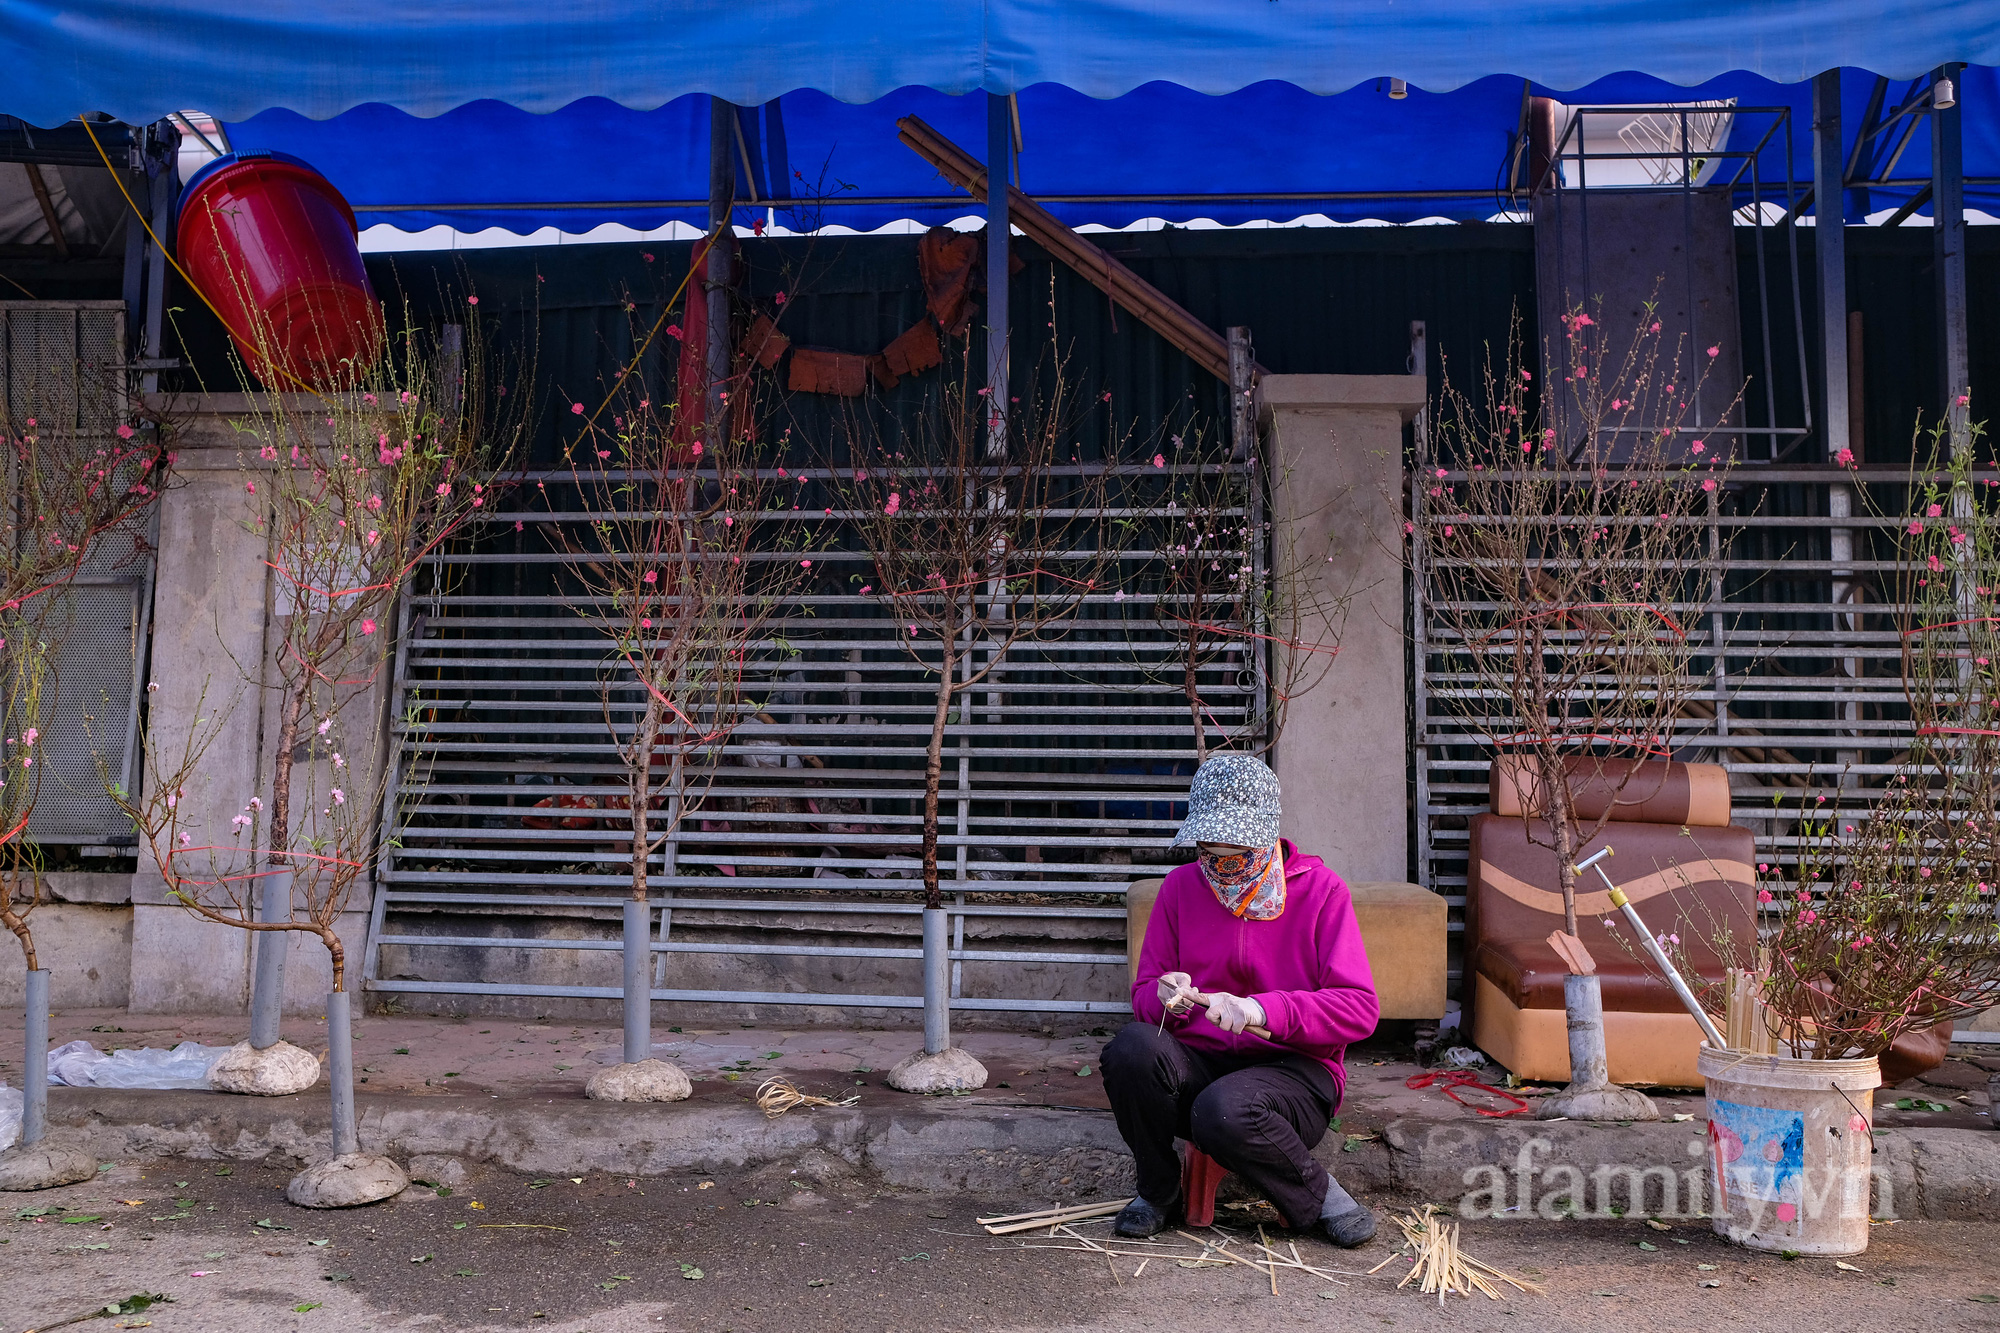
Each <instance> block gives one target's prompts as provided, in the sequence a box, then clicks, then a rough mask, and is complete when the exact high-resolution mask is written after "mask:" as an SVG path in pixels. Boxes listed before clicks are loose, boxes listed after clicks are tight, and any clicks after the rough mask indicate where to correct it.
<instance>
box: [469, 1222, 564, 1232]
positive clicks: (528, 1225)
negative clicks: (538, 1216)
mask: <svg viewBox="0 0 2000 1333" xmlns="http://www.w3.org/2000/svg"><path fill="white" fill-rule="evenodd" d="M473 1230H474V1231H568V1230H569V1228H568V1227H559V1226H554V1225H552V1224H550V1223H548V1222H480V1223H478V1224H476V1225H475V1226H474V1227H473Z"/></svg>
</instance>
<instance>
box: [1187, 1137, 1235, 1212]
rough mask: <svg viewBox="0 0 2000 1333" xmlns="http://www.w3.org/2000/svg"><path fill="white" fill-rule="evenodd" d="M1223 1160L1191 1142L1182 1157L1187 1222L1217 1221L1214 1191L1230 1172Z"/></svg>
mask: <svg viewBox="0 0 2000 1333" xmlns="http://www.w3.org/2000/svg"><path fill="white" fill-rule="evenodd" d="M1228 1174H1229V1172H1228V1171H1227V1170H1225V1169H1224V1168H1223V1166H1222V1164H1221V1163H1220V1162H1218V1161H1216V1160H1215V1159H1214V1158H1213V1157H1210V1156H1209V1155H1208V1154H1207V1153H1205V1152H1203V1151H1202V1150H1201V1149H1199V1148H1197V1147H1195V1146H1194V1145H1193V1144H1192V1143H1190V1144H1188V1146H1187V1152H1186V1153H1185V1154H1183V1155H1182V1157H1181V1198H1182V1200H1183V1201H1184V1202H1185V1203H1186V1204H1187V1224H1188V1225H1189V1226H1191V1227H1205V1226H1207V1225H1208V1224H1209V1223H1211V1222H1213V1221H1215V1191H1216V1189H1217V1187H1218V1186H1220V1185H1221V1184H1222V1178H1223V1177H1224V1176H1226V1175H1228Z"/></svg>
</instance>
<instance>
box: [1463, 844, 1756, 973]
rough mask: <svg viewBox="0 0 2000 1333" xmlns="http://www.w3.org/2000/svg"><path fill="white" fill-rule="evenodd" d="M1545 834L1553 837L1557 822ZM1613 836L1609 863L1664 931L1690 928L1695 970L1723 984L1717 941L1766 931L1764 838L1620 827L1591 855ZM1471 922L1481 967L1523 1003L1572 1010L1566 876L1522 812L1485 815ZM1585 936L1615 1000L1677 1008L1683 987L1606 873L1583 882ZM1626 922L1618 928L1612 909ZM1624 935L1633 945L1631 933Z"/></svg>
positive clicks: (1580, 899) (1470, 873)
mask: <svg viewBox="0 0 2000 1333" xmlns="http://www.w3.org/2000/svg"><path fill="white" fill-rule="evenodd" d="M1535 828H1536V836H1537V837H1539V838H1542V839H1544V840H1546V838H1547V836H1548V835H1547V830H1546V826H1545V825H1542V824H1539V823H1537V824H1536V826H1535ZM1606 842H1609V843H1610V844H1611V845H1612V846H1613V847H1614V848H1615V849H1616V853H1615V855H1614V856H1613V857H1612V858H1611V859H1610V860H1609V861H1607V862H1605V863H1604V865H1605V869H1606V871H1607V872H1608V873H1609V874H1610V876H1611V881H1612V883H1614V884H1616V885H1618V887H1620V888H1621V889H1624V890H1625V892H1626V894H1627V895H1628V896H1630V898H1631V899H1632V904H1633V906H1634V907H1636V908H1638V909H1639V915H1640V916H1641V917H1642V918H1644V920H1645V922H1646V925H1647V926H1648V927H1649V928H1650V929H1651V930H1653V931H1654V932H1655V933H1656V934H1678V935H1679V936H1680V937H1681V943H1682V948H1683V951H1684V952H1685V954H1686V955H1687V957H1688V958H1689V960H1690V961H1691V962H1692V963H1693V964H1694V967H1695V970H1697V971H1698V972H1700V973H1701V975H1703V976H1704V977H1708V978H1709V979H1711V980H1715V981H1720V980H1721V979H1722V972H1723V968H1724V966H1725V963H1724V961H1723V959H1722V958H1721V957H1720V956H1718V955H1717V953H1716V952H1715V950H1714V949H1713V948H1711V947H1710V946H1709V941H1710V940H1712V939H1714V938H1715V937H1716V936H1718V935H1719V934H1720V933H1721V932H1722V931H1723V930H1725V929H1726V930H1727V931H1728V932H1729V934H1730V936H1731V938H1733V939H1734V940H1735V941H1737V943H1738V946H1739V947H1741V945H1742V944H1743V943H1744V942H1745V941H1749V940H1752V939H1754V938H1755V932H1756V921H1755V917H1754V916H1753V914H1752V912H1751V894H1752V893H1753V891H1754V890H1753V887H1752V885H1753V882H1754V880H1755V877H1756V867H1755V865H1754V860H1755V857H1756V844H1755V840H1754V839H1753V838H1752V837H1751V834H1750V830H1748V829H1745V828H1734V827H1731V828H1702V829H1690V830H1689V831H1688V832H1687V833H1685V834H1684V833H1682V832H1681V829H1680V826H1679V825H1665V824H1613V825H1611V826H1610V827H1608V828H1606V829H1605V831H1604V834H1603V836H1600V837H1599V838H1598V839H1597V840H1596V841H1594V842H1592V843H1590V844H1589V845H1588V846H1587V847H1585V848H1584V850H1583V853H1582V855H1583V856H1588V855H1589V854H1590V853H1592V852H1594V851H1596V850H1597V849H1598V848H1599V847H1601V846H1603V845H1604V844H1605V843H1606ZM1467 878H1468V881H1469V882H1468V884H1467V887H1466V895H1465V920H1466V924H1465V930H1466V939H1467V941H1468V946H1469V950H1470V954H1469V964H1470V968H1471V970H1472V971H1473V972H1474V973H1475V974H1476V975H1479V976H1483V977H1486V978H1487V979H1489V980H1490V981H1492V982H1493V984H1494V985H1496V986H1498V987H1499V988H1500V989H1501V991H1503V992H1504V993H1505V994H1506V995H1507V997H1508V998H1509V999H1511V1000H1512V1001H1513V1002H1514V1003H1515V1004H1517V1005H1519V1006H1520V1007H1521V1008H1523V1009H1560V1008H1562V1007H1563V975H1564V973H1565V972H1566V971H1567V969H1566V968H1565V966H1564V965H1563V962H1562V960H1561V958H1559V957H1558V956H1557V954H1556V951H1555V950H1554V949H1553V948H1551V947H1550V946H1549V943H1548V937H1549V932H1551V931H1555V930H1561V929H1562V928H1563V910H1562V881H1561V880H1560V879H1558V878H1557V875H1556V858H1555V853H1554V852H1552V851H1550V850H1549V849H1548V848H1547V847H1542V846H1537V845H1535V844H1533V843H1531V842H1530V841H1529V839H1528V833H1527V829H1526V828H1525V827H1524V825H1523V821H1522V820H1521V819H1520V818H1519V817H1518V816H1516V817H1508V816H1503V815H1478V816H1475V817H1474V819H1473V821H1472V845H1471V853H1470V857H1469V859H1468V861H1467ZM1576 887H1577V901H1576V910H1577V922H1576V926H1577V934H1578V935H1579V936H1580V937H1581V938H1582V940H1583V943H1584V947H1586V948H1587V949H1589V950H1590V954H1591V957H1592V958H1594V959H1595V960H1596V962H1597V971H1598V975H1599V976H1601V977H1602V978H1603V982H1602V986H1603V992H1604V1007H1605V1008H1606V1009H1615V1010H1621V1011H1624V1012H1626V1013H1674V1012H1678V1011H1679V1010H1680V1008H1681V1004H1680V1001H1679V1000H1678V999H1677V998H1676V997H1675V995H1674V992H1673V989H1672V987H1670V986H1668V985H1667V983H1666V982H1665V981H1664V980H1662V979H1660V978H1659V977H1658V976H1656V975H1655V974H1654V970H1653V966H1652V963H1651V960H1650V959H1649V958H1647V957H1646V955H1645V954H1644V953H1643V952H1642V946H1641V945H1640V943H1639V941H1638V940H1637V939H1635V938H1634V937H1633V933H1632V930H1631V928H1630V926H1629V925H1628V924H1627V923H1626V921H1625V919H1624V917H1623V915H1622V914H1620V913H1618V912H1617V910H1616V909H1615V908H1613V907H1612V906H1611V902H1610V895H1609V894H1608V893H1607V892H1606V891H1605V888H1604V882H1603V881H1602V880H1600V879H1598V878H1597V872H1596V871H1595V870H1589V871H1585V872H1584V875H1583V876H1582V877H1580V878H1579V879H1578V881H1577V886H1576ZM1607 916H1610V917H1612V918H1614V919H1616V921H1617V922H1618V930H1617V931H1616V932H1615V933H1614V932H1613V931H1612V930H1610V929H1609V928H1607V926H1606V924H1605V921H1606V917H1607ZM1621 940H1622V941H1623V943H1621V942H1620V941H1621Z"/></svg>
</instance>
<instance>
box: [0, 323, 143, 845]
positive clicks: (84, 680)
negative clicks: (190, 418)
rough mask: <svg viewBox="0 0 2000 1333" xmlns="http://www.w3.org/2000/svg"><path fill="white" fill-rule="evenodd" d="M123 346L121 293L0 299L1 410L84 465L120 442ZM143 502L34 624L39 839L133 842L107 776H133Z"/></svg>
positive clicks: (35, 832) (34, 828) (34, 823)
mask: <svg viewBox="0 0 2000 1333" xmlns="http://www.w3.org/2000/svg"><path fill="white" fill-rule="evenodd" d="M124 349H125V307H124V303H123V302H119V301H13V302H0V393H4V395H5V398H4V404H0V407H4V412H0V418H3V419H5V420H7V421H9V422H12V423H14V424H15V427H16V428H17V429H20V428H24V427H26V426H27V423H29V422H30V421H33V422H36V423H38V424H37V426H36V429H38V430H41V431H43V432H45V433H46V434H47V435H53V436H54V437H56V438H59V439H61V440H62V441H63V442H64V443H65V444H67V445H68V446H69V447H71V448H72V449H73V450H74V451H75V453H76V457H77V461H78V464H79V465H82V464H83V463H84V461H85V460H87V459H88V457H89V456H90V455H91V454H92V453H94V452H95V451H96V450H98V449H100V448H103V447H105V446H107V445H109V444H113V443H115V442H116V441H115V437H114V431H115V430H116V428H117V427H118V425H119V423H120V422H121V420H122V419H123V417H122V407H123V405H124V403H125V401H126V400H125V393H124V389H125V370H124V360H125V351H124ZM45 438H46V436H45ZM113 480H114V482H115V480H116V479H115V478H114V479H113ZM143 513H144V516H143V517H142V518H140V519H138V520H136V521H135V522H134V524H133V525H131V526H129V527H126V528H117V529H112V530H111V531H108V532H106V533H104V534H103V535H102V536H101V537H100V538H99V539H98V540H97V541H96V542H95V543H94V544H93V545H92V546H91V548H90V550H89V552H88V553H87V555H86V556H85V559H84V561H83V564H82V566H81V567H80V568H79V570H78V571H77V575H76V577H74V578H72V579H70V580H69V581H67V582H66V583H65V584H64V586H63V587H62V588H60V589H57V590H54V591H51V592H49V593H47V594H45V595H46V596H47V597H49V599H50V601H51V603H52V605H51V607H50V611H49V614H48V615H47V616H46V617H44V621H43V624H42V626H41V629H42V632H43V633H44V635H45V636H46V637H47V639H48V642H49V646H50V666H51V675H52V677H53V683H54V686H55V697H54V700H53V702H52V703H50V704H48V705H46V706H45V707H44V709H43V711H42V720H41V731H42V740H41V743H40V747H39V753H40V755H41V771H42V772H41V777H40V778H39V780H38V786H37V790H36V795H35V804H34V812H33V815H32V817H31V818H30V820H29V823H28V834H29V836H30V837H31V838H32V839H34V840H35V841H37V842H42V843H61V844H108V845H114V846H115V845H130V844H132V843H133V841H134V838H133V834H132V831H131V824H130V822H129V821H128V820H127V819H125V818H124V817H123V816H122V815H121V814H120V813H119V812H118V808H117V806H116V805H115V804H114V803H113V801H112V799H111V797H110V796H109V794H108V793H107V792H106V791H105V785H104V782H105V777H106V776H107V775H108V776H109V777H110V778H111V779H112V780H113V781H117V782H121V783H122V782H129V781H130V778H131V775H132V768H133V766H132V762H131V758H132V750H133V745H134V738H135V728H136V722H137V717H138V670H139V665H140V647H141V645H142V644H143V642H144V639H145V616H146V609H147V606H148V603H149V602H150V596H149V584H150V580H151V578H152V555H151V549H152V548H151V543H150V541H149V540H148V529H147V527H146V525H147V524H149V523H150V522H151V519H152V510H151V507H150V506H148V507H146V509H145V510H144V511H143Z"/></svg>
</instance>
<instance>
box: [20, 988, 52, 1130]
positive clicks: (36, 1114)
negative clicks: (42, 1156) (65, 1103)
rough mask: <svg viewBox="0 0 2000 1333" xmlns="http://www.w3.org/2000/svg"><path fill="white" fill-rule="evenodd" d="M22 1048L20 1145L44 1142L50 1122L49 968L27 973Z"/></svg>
mask: <svg viewBox="0 0 2000 1333" xmlns="http://www.w3.org/2000/svg"><path fill="white" fill-rule="evenodd" d="M22 1038H23V1044H22V1049H21V1146H22V1147H24V1148H27V1147H32V1146H33V1145H34V1144H37V1143H40V1142H41V1141H42V1135H44V1134H45V1133H47V1132H48V1125H49V970H48V969H47V968H45V967H43V968H37V969H36V970H34V971H33V972H30V973H28V984H27V1013H26V1023H25V1024H24V1027H23V1030H22Z"/></svg>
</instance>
